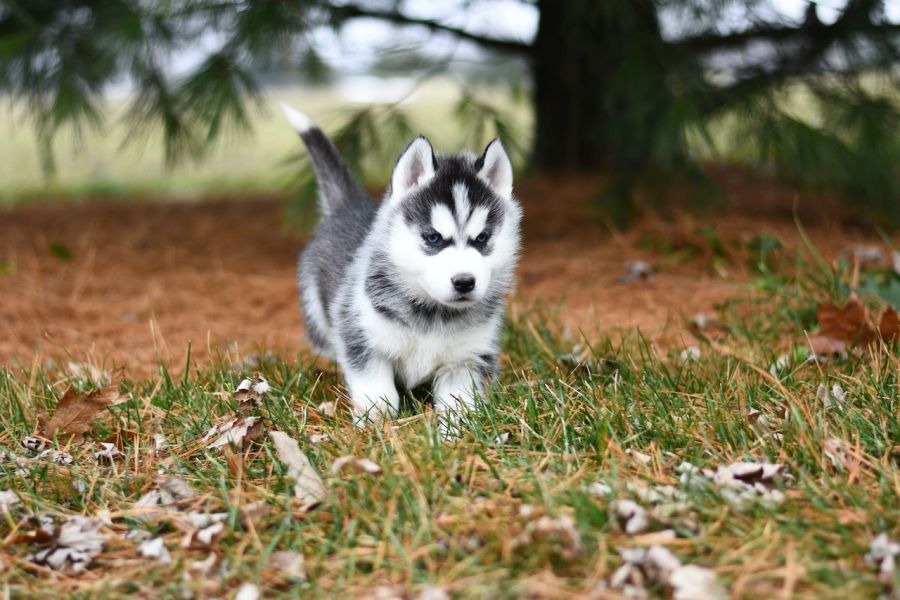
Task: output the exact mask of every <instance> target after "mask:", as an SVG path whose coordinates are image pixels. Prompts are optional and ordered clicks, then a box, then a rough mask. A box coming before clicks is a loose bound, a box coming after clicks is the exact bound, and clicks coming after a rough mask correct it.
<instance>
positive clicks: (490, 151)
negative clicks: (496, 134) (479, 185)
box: [476, 139, 513, 198]
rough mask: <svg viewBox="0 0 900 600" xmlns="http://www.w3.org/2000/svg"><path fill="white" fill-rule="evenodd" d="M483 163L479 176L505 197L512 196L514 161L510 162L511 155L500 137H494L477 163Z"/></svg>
mask: <svg viewBox="0 0 900 600" xmlns="http://www.w3.org/2000/svg"><path fill="white" fill-rule="evenodd" d="M479 163H480V164H481V168H480V169H479V170H478V176H479V177H481V178H482V179H483V180H484V181H485V183H487V184H488V185H489V186H490V187H491V189H493V190H494V191H495V192H497V194H499V195H500V196H502V197H504V198H509V197H511V196H512V187H513V170H512V163H510V162H509V156H507V155H506V150H505V149H504V148H503V144H501V143H500V140H499V139H494V140H493V141H492V142H491V143H490V144H488V145H487V148H485V149H484V154H482V155H481V158H479V159H478V163H476V165H477V164H479Z"/></svg>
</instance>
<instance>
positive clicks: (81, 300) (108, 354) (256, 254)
mask: <svg viewBox="0 0 900 600" xmlns="http://www.w3.org/2000/svg"><path fill="white" fill-rule="evenodd" d="M717 178H718V179H719V181H720V183H721V184H722V185H723V186H724V188H725V189H726V191H727V200H726V203H725V206H724V207H723V208H722V209H721V210H720V211H718V213H717V214H716V215H714V216H710V217H709V218H705V219H703V220H702V222H701V221H700V220H698V219H697V218H696V217H689V216H686V215H682V216H676V217H671V216H670V217H669V218H662V217H658V216H657V217H648V218H645V219H644V220H642V222H640V223H639V224H638V225H637V226H635V227H634V228H633V229H632V230H630V231H629V232H628V233H626V234H616V233H611V232H610V231H609V229H608V228H607V227H605V226H604V225H603V224H602V223H601V222H600V221H598V219H597V218H596V217H595V216H594V214H593V212H592V208H591V207H592V206H593V205H592V200H593V198H594V197H595V195H596V192H597V190H598V188H599V184H600V179H599V178H583V177H563V176H558V177H555V178H541V179H533V180H531V181H528V182H526V183H525V184H523V186H522V187H521V189H520V190H519V195H520V197H521V198H522V200H523V203H524V205H525V215H526V216H525V250H524V255H523V261H522V265H521V268H520V270H519V285H518V289H517V292H516V294H515V298H514V302H513V310H514V311H518V312H519V313H521V312H522V311H524V310H528V309H530V308H531V307H533V306H534V305H535V303H540V304H541V305H542V306H543V307H545V308H546V309H547V310H548V314H549V315H551V316H552V317H553V319H554V321H555V322H556V323H558V324H559V326H560V327H561V328H562V330H563V331H567V332H569V334H570V335H572V336H573V338H575V337H577V336H578V332H579V331H583V332H584V333H585V334H586V335H587V336H588V337H589V338H593V337H596V336H598V335H601V334H604V333H606V332H612V333H613V334H614V335H620V334H621V333H622V332H625V331H630V330H633V328H636V327H637V328H640V329H641V331H642V332H643V333H644V335H646V336H647V337H648V338H650V339H651V340H653V341H654V342H657V343H661V344H683V343H685V341H686V340H688V339H689V338H690V333H689V331H688V327H687V320H688V319H689V318H690V316H691V315H693V314H695V313H698V312H710V311H712V310H713V309H714V307H715V305H716V304H718V303H720V302H722V301H723V300H725V299H727V298H730V297H733V296H735V295H736V294H741V293H750V292H749V286H748V282H749V277H750V271H749V267H748V263H749V261H748V257H747V256H746V255H744V254H742V253H741V251H740V250H736V249H737V248H739V247H740V246H741V241H742V240H744V241H746V240H748V239H750V238H751V237H752V236H754V235H757V234H760V233H765V234H766V235H769V236H774V237H777V238H779V239H780V240H781V241H782V242H783V243H784V244H785V246H786V248H787V251H791V250H792V249H793V248H796V246H797V245H798V243H799V235H798V232H797V229H796V226H795V224H794V221H793V216H792V215H793V212H792V209H793V207H794V206H795V205H797V203H798V202H799V206H800V214H801V215H802V217H803V220H804V222H805V225H806V227H807V229H808V232H809V233H810V236H811V237H812V239H813V240H814V242H815V243H816V245H817V247H818V248H819V249H820V251H821V252H822V253H823V254H825V255H826V256H834V255H836V254H837V253H839V252H840V251H841V250H842V249H844V248H846V247H847V246H848V245H849V244H851V243H867V242H868V243H878V242H879V240H878V238H877V237H876V236H875V235H872V234H869V235H868V236H867V235H865V234H863V233H860V232H858V231H855V230H853V229H851V228H848V227H846V226H843V225H841V224H840V223H836V222H828V221H826V220H824V218H823V217H822V216H821V215H819V214H818V213H817V210H816V207H817V206H818V204H817V203H818V202H819V200H820V199H818V198H816V196H815V195H812V194H810V195H807V196H805V197H798V194H797V193H796V192H795V191H793V190H791V189H789V188H787V187H784V186H779V185H775V184H772V183H769V182H759V181H756V180H747V179H746V178H745V177H744V176H741V175H736V174H734V173H720V174H719V175H718V176H717ZM286 201H287V200H285V199H283V198H247V199H246V200H243V201H233V200H229V201H217V200H214V199H212V200H206V201H202V202H190V203H172V202H165V203H158V202H146V201H135V202H133V203H110V202H90V203H79V204H74V203H59V204H52V205H31V206H21V207H16V208H13V209H9V210H6V211H4V212H0V261H2V262H0V265H5V267H4V269H2V270H0V272H3V271H5V273H4V274H2V275H0V362H3V363H4V364H23V365H28V364H31V363H34V362H43V361H48V360H55V361H60V360H66V361H74V362H78V363H85V362H86V363H89V364H94V365H98V366H102V367H104V368H112V367H113V366H121V367H124V368H126V369H127V370H128V371H129V372H132V373H135V374H146V373H149V372H152V371H155V370H156V369H157V367H158V364H159V363H160V362H162V363H164V364H166V365H167V366H169V367H170V368H172V369H173V370H174V371H176V372H178V371H180V370H181V368H182V367H183V365H184V364H185V361H186V356H187V351H188V344H190V345H191V356H192V360H194V361H200V362H202V361H206V360H209V359H210V358H215V357H218V356H223V355H226V354H231V355H235V354H240V355H242V356H247V355H248V354H251V353H255V352H262V351H269V352H274V353H277V354H280V355H283V356H291V355H293V354H294V353H296V352H298V351H304V350H305V349H306V348H307V346H306V345H305V343H304V342H303V334H304V329H303V325H302V322H301V319H300V313H299V308H298V301H297V290H296V283H295V282H296V277H295V269H296V258H297V254H298V252H299V251H300V249H301V248H302V246H303V239H302V236H298V235H294V234H291V233H289V232H287V231H285V228H284V226H283V222H284V218H283V216H284V205H285V202H286ZM701 226H705V227H706V228H707V229H708V230H709V231H713V232H714V233H715V235H716V236H717V237H718V238H719V239H721V240H724V241H725V242H726V243H727V245H728V247H729V248H730V250H728V252H727V253H726V257H725V259H724V260H718V261H714V260H712V256H711V254H710V253H711V252H712V250H711V249H710V248H709V247H708V246H709V240H708V239H707V238H704V237H703V236H702V235H698V230H699V229H700V228H701ZM648 240H651V241H652V240H668V241H669V242H671V243H673V244H674V245H675V246H678V244H686V245H687V246H691V247H694V248H695V249H694V251H693V252H692V253H689V255H684V256H682V258H678V254H677V252H676V253H675V258H674V259H673V258H672V257H671V256H663V255H661V254H660V252H659V251H658V249H657V250H654V249H652V248H648V247H647V246H648V244H647V241H648ZM651 245H652V244H651ZM698 248H699V250H697V249H698ZM635 260H644V261H646V262H648V263H650V264H651V265H655V266H657V267H659V268H658V269H657V270H658V272H657V273H656V274H655V275H654V276H653V277H652V278H651V279H649V280H647V281H636V282H632V283H623V282H620V281H619V276H620V275H621V273H622V270H623V268H624V267H625V265H626V264H627V263H629V262H630V261H635Z"/></svg>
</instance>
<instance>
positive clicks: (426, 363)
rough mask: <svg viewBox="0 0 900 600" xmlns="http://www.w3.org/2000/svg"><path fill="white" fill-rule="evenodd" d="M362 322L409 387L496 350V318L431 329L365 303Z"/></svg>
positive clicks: (372, 341)
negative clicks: (408, 323)
mask: <svg viewBox="0 0 900 600" xmlns="http://www.w3.org/2000/svg"><path fill="white" fill-rule="evenodd" d="M362 317H363V318H362V326H363V328H364V329H365V330H366V333H367V337H368V338H369V339H370V340H371V343H372V344H373V349H374V350H375V351H376V352H378V353H379V354H381V355H382V356H384V357H385V358H386V359H388V360H389V361H390V362H391V363H393V365H394V369H395V371H396V372H397V373H398V374H399V375H400V376H401V377H402V379H403V381H404V383H405V384H406V385H407V386H408V387H415V386H417V385H420V384H422V383H425V382H426V381H428V380H430V379H432V378H433V377H434V376H435V375H436V374H438V373H440V372H441V371H443V370H446V369H452V368H455V367H459V366H462V365H465V364H469V363H472V362H475V361H477V360H478V357H479V356H480V355H483V354H488V353H491V352H493V351H494V345H495V344H496V341H495V340H496V337H497V329H498V321H497V319H493V320H491V321H489V322H487V323H484V324H482V325H479V326H475V327H467V328H462V329H452V330H451V329H444V328H440V327H435V328H434V329H433V330H431V331H429V332H420V331H413V330H411V329H409V328H407V327H404V326H403V325H399V324H397V323H395V322H393V321H390V320H388V319H386V318H384V317H383V316H381V315H380V314H378V313H377V312H376V311H375V309H373V308H372V306H371V305H369V304H368V303H366V306H364V308H363V310H362Z"/></svg>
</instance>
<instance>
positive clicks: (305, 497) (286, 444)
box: [269, 431, 327, 507]
mask: <svg viewBox="0 0 900 600" xmlns="http://www.w3.org/2000/svg"><path fill="white" fill-rule="evenodd" d="M269 437H270V438H272V442H274V444H275V450H276V451H277V452H278V458H279V460H281V462H283V463H284V465H285V466H286V467H287V470H288V476H289V477H291V478H292V479H293V480H294V495H295V496H296V497H297V498H299V499H300V501H302V502H303V504H304V505H306V506H308V507H312V506H315V505H316V504H319V503H320V502H322V500H324V499H325V496H326V495H327V492H326V491H325V484H324V483H322V478H321V477H319V474H318V473H317V472H316V468H315V467H314V466H313V464H312V463H311V462H310V461H309V458H307V456H306V455H305V454H303V452H301V451H300V446H299V445H298V444H297V440H295V439H293V438H292V437H291V436H289V435H288V434H286V433H284V432H282V431H270V432H269Z"/></svg>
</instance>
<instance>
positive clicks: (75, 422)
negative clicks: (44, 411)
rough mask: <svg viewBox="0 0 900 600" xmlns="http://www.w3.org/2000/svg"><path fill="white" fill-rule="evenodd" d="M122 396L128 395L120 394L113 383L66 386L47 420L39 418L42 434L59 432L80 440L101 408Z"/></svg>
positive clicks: (53, 434)
mask: <svg viewBox="0 0 900 600" xmlns="http://www.w3.org/2000/svg"><path fill="white" fill-rule="evenodd" d="M125 400H127V398H125V397H124V396H122V395H121V394H119V392H118V390H117V389H116V387H115V386H107V387H105V388H103V389H99V390H92V391H90V392H85V393H81V392H77V391H75V390H74V389H73V388H69V389H67V390H66V393H65V394H63V397H62V398H60V399H59V403H58V404H57V405H56V410H55V411H54V412H53V415H52V416H51V417H50V418H49V419H47V420H46V421H45V420H44V419H43V418H41V419H39V423H38V427H39V429H40V433H41V436H42V437H47V438H51V437H53V436H59V437H60V439H61V440H62V439H63V438H66V441H73V442H80V441H82V440H83V439H84V434H85V433H86V432H87V431H88V430H89V429H90V428H91V423H92V422H93V420H94V419H95V418H96V417H97V415H98V414H99V413H100V411H102V410H103V409H104V408H107V407H109V406H113V405H115V404H120V403H122V402H124V401H125Z"/></svg>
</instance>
